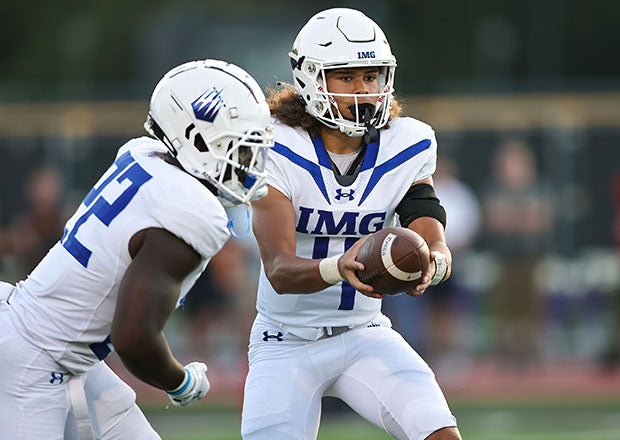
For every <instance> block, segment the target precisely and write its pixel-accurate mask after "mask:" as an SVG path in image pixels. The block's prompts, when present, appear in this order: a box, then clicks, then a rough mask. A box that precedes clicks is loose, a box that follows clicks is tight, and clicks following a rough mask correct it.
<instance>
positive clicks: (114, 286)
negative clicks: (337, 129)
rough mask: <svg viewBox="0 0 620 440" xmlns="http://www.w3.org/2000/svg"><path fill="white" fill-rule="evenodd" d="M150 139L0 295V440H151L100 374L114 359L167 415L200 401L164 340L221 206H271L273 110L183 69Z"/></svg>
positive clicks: (210, 247)
mask: <svg viewBox="0 0 620 440" xmlns="http://www.w3.org/2000/svg"><path fill="white" fill-rule="evenodd" d="M145 128H146V130H147V131H148V133H149V134H151V135H152V137H140V138H136V139H132V140H130V141H129V142H127V143H126V144H125V145H123V146H122V147H121V148H120V149H119V151H118V154H117V156H116V160H115V161H114V163H113V164H112V165H111V166H110V168H109V169H108V170H107V171H106V172H105V173H104V175H103V176H102V177H101V178H100V179H99V181H98V182H97V183H96V184H95V186H94V187H93V188H92V189H91V190H90V192H89V193H88V194H87V195H86V197H85V198H84V200H83V202H82V203H81V204H80V206H79V208H78V209H77V211H76V212H75V214H74V215H73V216H72V217H71V218H70V219H69V220H68V222H67V224H66V225H65V229H64V234H63V236H62V238H61V239H60V240H59V242H58V243H57V244H56V245H55V246H54V247H52V249H51V250H50V251H49V253H48V254H47V255H46V256H45V257H44V258H43V260H41V262H40V263H39V264H38V266H37V267H36V268H35V269H34V270H33V272H32V273H31V274H30V275H29V276H28V278H27V279H26V280H23V281H20V282H18V283H17V285H15V286H12V285H9V284H7V283H2V285H0V295H1V300H0V370H1V371H2V374H1V375H0V406H1V407H2V411H0V433H1V434H0V437H2V438H7V439H9V438H10V439H12V440H20V439H32V440H40V439H54V440H59V439H63V438H64V439H78V438H79V439H92V438H97V439H159V435H158V434H157V433H156V432H155V431H154V430H153V429H152V427H151V426H150V424H149V423H148V421H147V420H146V418H145V417H144V415H143V414H142V412H141V411H140V409H139V408H138V406H137V405H136V403H135V393H134V392H133V390H131V389H130V387H129V386H128V385H127V384H125V383H124V382H122V381H121V380H120V378H119V377H118V376H116V374H115V373H113V372H112V370H111V369H110V368H109V367H108V366H107V365H106V364H105V362H103V360H104V359H105V358H106V357H107V356H108V355H109V354H110V352H111V350H113V349H114V350H116V352H117V353H118V355H119V357H120V359H121V360H122V361H123V363H124V364H125V366H126V367H127V368H128V369H129V371H130V372H131V373H133V374H134V375H135V376H136V377H138V378H139V379H141V380H142V381H144V382H146V383H148V384H150V385H152V386H154V387H157V388H160V389H162V390H164V391H166V392H167V394H168V396H169V397H170V400H171V401H172V403H173V404H174V405H178V406H185V405H188V404H190V403H193V402H195V401H197V400H199V399H201V398H202V397H203V396H204V395H205V394H206V393H207V392H208V391H209V388H210V384H209V381H208V379H207V376H206V371H207V366H206V365H205V364H204V363H201V362H191V363H189V364H188V365H185V366H183V365H182V364H181V363H180V362H179V361H178V360H177V359H176V358H175V357H174V356H173V354H172V353H171V350H170V347H169V346H168V343H167V341H166V338H165V336H164V334H163V333H162V329H163V327H164V324H165V323H166V321H167V319H168V317H169V316H170V314H171V313H172V312H173V310H174V309H175V307H176V306H178V305H179V304H181V303H182V302H183V299H184V296H185V295H186V293H187V292H188V290H189V289H190V287H191V286H192V285H193V284H194V282H195V281H196V279H197V278H198V276H199V275H200V274H201V272H202V271H203V270H204V268H205V267H206V265H207V263H208V262H209V260H210V259H211V258H212V257H213V256H214V255H215V254H216V253H217V252H218V251H219V250H220V249H221V248H222V246H223V245H224V243H225V242H226V240H227V239H228V237H229V233H230V232H229V228H228V223H229V221H228V218H227V215H226V211H225V209H224V208H225V206H227V205H234V204H249V202H250V201H252V200H256V199H258V198H260V197H261V196H264V195H265V193H266V186H265V181H266V180H265V179H266V174H265V171H264V167H265V160H266V155H267V151H268V148H269V147H271V146H273V129H272V128H273V127H272V124H271V121H270V114H269V107H268V105H267V103H266V101H265V97H264V95H263V93H262V91H261V89H260V88H259V86H258V84H257V83H256V82H255V81H254V79H253V78H252V77H250V76H249V75H248V74H247V73H246V72H245V71H243V70H242V69H241V68H239V67H237V66H234V65H232V64H229V63H226V62H223V61H217V60H203V61H192V62H189V63H185V64H183V65H180V66H178V67H176V68H174V69H172V70H171V71H170V72H168V73H167V74H166V75H165V76H164V77H163V78H162V79H161V80H160V82H159V83H158V85H157V86H156V88H155V90H154V92H153V95H152V97H151V102H150V110H149V115H148V118H147V121H146V123H145Z"/></svg>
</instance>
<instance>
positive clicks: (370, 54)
mask: <svg viewBox="0 0 620 440" xmlns="http://www.w3.org/2000/svg"><path fill="white" fill-rule="evenodd" d="M366 58H375V51H374V50H367V51H366V52H358V53H357V59H358V60H363V59H366Z"/></svg>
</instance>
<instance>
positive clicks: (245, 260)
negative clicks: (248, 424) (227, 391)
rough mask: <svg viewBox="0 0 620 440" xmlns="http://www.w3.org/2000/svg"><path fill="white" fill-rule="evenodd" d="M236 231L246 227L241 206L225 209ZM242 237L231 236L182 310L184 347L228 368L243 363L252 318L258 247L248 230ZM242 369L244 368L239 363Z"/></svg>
mask: <svg viewBox="0 0 620 440" xmlns="http://www.w3.org/2000/svg"><path fill="white" fill-rule="evenodd" d="M227 213H228V215H229V218H231V219H233V220H234V225H235V231H236V233H238V234H243V233H244V232H245V231H246V229H247V227H249V226H250V225H249V223H248V222H249V221H250V218H249V217H248V218H245V216H246V210H245V208H244V207H235V208H229V209H228V210H227ZM247 232H248V234H247V235H245V236H244V237H231V238H230V239H229V240H228V241H227V242H226V244H225V245H224V247H223V248H222V250H221V251H220V252H219V253H218V254H217V255H215V256H214V257H213V259H212V260H211V262H210V263H209V265H208V266H207V268H206V269H205V271H204V272H203V274H202V275H201V276H200V278H199V279H198V281H197V282H196V284H195V285H194V286H193V287H192V289H191V290H190V292H189V293H188V295H187V298H186V300H185V302H184V305H183V310H184V313H183V315H185V316H186V317H187V320H188V322H187V324H188V327H187V329H188V331H189V335H188V339H187V341H188V345H189V347H188V349H189V350H190V352H191V353H194V355H201V356H205V355H206V356H209V357H213V358H216V359H217V360H218V361H220V362H222V363H225V364H226V366H227V367H232V366H233V365H231V363H232V364H234V363H236V362H245V354H246V351H247V335H248V333H249V332H250V327H251V325H252V321H253V320H254V318H255V316H256V309H255V301H256V296H255V291H256V284H257V281H258V270H259V264H260V261H259V259H258V258H259V257H258V248H257V246H256V241H255V238H254V236H253V235H252V234H251V229H249V230H247ZM243 367H245V365H243Z"/></svg>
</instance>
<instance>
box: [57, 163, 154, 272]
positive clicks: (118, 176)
mask: <svg viewBox="0 0 620 440" xmlns="http://www.w3.org/2000/svg"><path fill="white" fill-rule="evenodd" d="M112 167H114V168H115V169H114V171H113V172H112V173H111V174H110V175H109V176H108V177H107V178H106V179H105V180H104V181H103V182H102V183H101V184H100V185H99V186H98V187H93V189H91V190H90V192H89V193H88V194H87V195H86V197H85V198H84V201H83V202H82V203H83V204H84V205H85V206H86V207H88V208H89V209H88V210H87V211H86V212H85V213H84V214H82V216H80V218H78V219H77V221H76V222H75V224H74V225H73V228H72V229H71V231H69V230H67V229H65V232H64V234H63V236H62V238H61V239H60V242H61V243H62V245H63V246H64V248H65V249H66V250H67V251H68V252H69V253H70V254H71V255H72V256H73V257H74V258H75V259H76V260H77V261H79V263H80V264H81V265H82V266H84V267H88V261H89V260H90V256H91V255H92V251H91V250H90V249H88V248H87V247H86V246H84V245H83V244H82V243H81V242H80V241H79V240H78V239H77V238H76V234H77V232H78V230H79V229H80V226H82V225H83V224H84V223H86V221H87V220H89V219H90V218H91V216H93V215H94V216H95V217H96V218H98V219H99V221H101V223H103V224H104V225H105V226H109V225H110V223H111V222H112V220H114V218H115V217H116V216H117V215H118V214H120V213H121V211H122V210H123V209H125V208H126V207H127V205H128V204H129V202H131V199H133V198H134V196H135V195H136V193H137V192H138V190H139V189H140V187H141V186H142V185H143V184H145V183H146V182H147V181H149V180H150V179H151V178H152V176H151V175H150V174H149V173H147V172H146V171H145V170H144V169H143V168H142V167H141V166H140V164H139V163H137V162H136V161H135V159H134V158H133V156H132V155H131V153H130V152H129V151H128V152H126V153H125V154H123V155H122V156H120V157H119V158H118V159H116V161H115V162H114V163H113V164H112ZM114 180H116V181H117V182H118V183H121V182H123V181H125V180H128V181H129V182H130V185H129V186H128V187H127V188H126V189H125V191H123V192H122V193H121V194H120V195H119V196H118V197H117V198H116V200H114V202H112V203H108V201H107V200H106V199H105V198H103V197H101V192H102V191H103V190H104V188H105V187H106V186H108V185H109V184H110V183H111V182H112V181H114ZM93 202H94V203H93Z"/></svg>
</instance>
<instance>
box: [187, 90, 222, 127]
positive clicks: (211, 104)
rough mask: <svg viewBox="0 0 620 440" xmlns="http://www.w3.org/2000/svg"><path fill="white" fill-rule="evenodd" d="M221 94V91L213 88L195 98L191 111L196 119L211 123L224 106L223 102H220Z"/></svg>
mask: <svg viewBox="0 0 620 440" xmlns="http://www.w3.org/2000/svg"><path fill="white" fill-rule="evenodd" d="M221 94H222V91H221V90H217V89H215V87H214V88H213V89H211V90H207V91H205V92H204V93H203V94H202V95H200V96H199V97H198V98H196V100H194V101H193V102H192V109H193V110H194V115H195V116H196V119H200V120H202V121H207V122H213V121H214V120H215V117H216V116H217V114H218V113H219V111H220V109H221V108H222V106H223V105H224V101H222V97H221V96H220V95H221Z"/></svg>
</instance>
